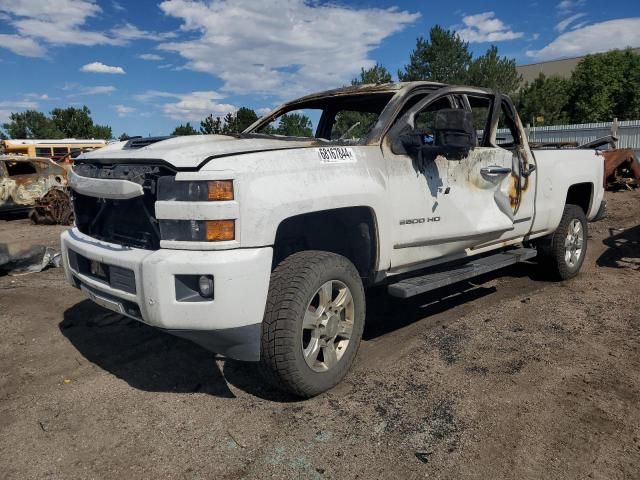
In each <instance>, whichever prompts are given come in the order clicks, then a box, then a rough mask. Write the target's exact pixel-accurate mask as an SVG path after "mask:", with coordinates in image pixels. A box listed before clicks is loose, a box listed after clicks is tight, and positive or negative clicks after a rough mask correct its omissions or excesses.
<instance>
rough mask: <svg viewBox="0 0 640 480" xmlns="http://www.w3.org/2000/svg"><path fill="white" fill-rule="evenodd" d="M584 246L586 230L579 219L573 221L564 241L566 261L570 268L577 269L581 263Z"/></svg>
mask: <svg viewBox="0 0 640 480" xmlns="http://www.w3.org/2000/svg"><path fill="white" fill-rule="evenodd" d="M583 246H584V228H582V222H580V220H578V219H577V218H574V219H573V220H571V223H569V228H568V232H567V238H565V240H564V249H565V250H564V261H565V262H566V264H567V266H568V267H569V268H575V267H576V266H577V265H578V262H579V261H580V256H581V255H582V248H583Z"/></svg>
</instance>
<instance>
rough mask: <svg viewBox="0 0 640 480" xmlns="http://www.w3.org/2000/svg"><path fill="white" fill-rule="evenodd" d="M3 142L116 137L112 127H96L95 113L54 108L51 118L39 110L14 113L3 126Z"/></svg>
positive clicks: (84, 109) (81, 109) (0, 132)
mask: <svg viewBox="0 0 640 480" xmlns="http://www.w3.org/2000/svg"><path fill="white" fill-rule="evenodd" d="M2 129H3V130H4V131H5V132H6V134H5V133H4V132H3V131H2V130H0V137H2V138H7V136H8V137H9V138H51V139H58V138H96V139H102V140H109V139H111V138H112V137H113V134H112V131H111V127H109V126H107V125H96V124H95V123H93V119H92V118H91V110H89V108H87V107H86V106H82V108H75V107H68V108H54V109H53V110H51V115H50V116H47V115H45V114H44V113H42V112H38V111H36V110H26V111H24V112H17V113H12V114H11V115H9V122H7V123H4V124H3V125H2Z"/></svg>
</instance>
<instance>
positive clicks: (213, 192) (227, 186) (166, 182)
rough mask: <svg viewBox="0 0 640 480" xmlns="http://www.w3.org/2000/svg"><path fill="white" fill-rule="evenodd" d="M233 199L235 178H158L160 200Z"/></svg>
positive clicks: (214, 200) (199, 200) (218, 200)
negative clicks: (179, 179)
mask: <svg viewBox="0 0 640 480" xmlns="http://www.w3.org/2000/svg"><path fill="white" fill-rule="evenodd" d="M233 199H234V192H233V180H197V181H177V180H176V179H175V178H174V177H161V178H160V179H159V180H158V200H169V201H178V202H207V201H213V202H220V201H229V200H233Z"/></svg>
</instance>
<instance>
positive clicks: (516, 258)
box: [387, 248, 538, 298]
mask: <svg viewBox="0 0 640 480" xmlns="http://www.w3.org/2000/svg"><path fill="white" fill-rule="evenodd" d="M537 254H538V252H537V250H536V249H535V248H516V249H514V250H507V251H505V252H502V253H496V254H495V255H491V256H488V257H482V258H478V259H475V260H470V261H469V263H465V264H463V265H459V266H456V267H452V268H450V269H448V270H446V271H440V272H436V273H429V274H427V275H422V276H421V277H413V278H405V279H404V280H401V281H399V282H398V283H392V284H391V285H389V286H388V287H387V291H388V292H389V295H391V296H392V297H398V298H409V297H413V296H414V295H420V294H421V293H425V292H430V291H431V290H435V289H437V288H441V287H446V286H447V285H451V284H454V283H458V282H462V281H463V280H468V279H470V278H473V277H477V276H478V275H482V274H485V273H488V272H492V271H494V270H499V269H501V268H504V267H508V266H509V265H513V264H515V263H518V262H523V261H525V260H528V259H530V258H533V257H535V256H536V255H537Z"/></svg>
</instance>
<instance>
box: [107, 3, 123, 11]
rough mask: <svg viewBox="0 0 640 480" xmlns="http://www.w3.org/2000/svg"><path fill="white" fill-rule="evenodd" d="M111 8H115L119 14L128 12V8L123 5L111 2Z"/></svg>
mask: <svg viewBox="0 0 640 480" xmlns="http://www.w3.org/2000/svg"><path fill="white" fill-rule="evenodd" d="M111 6H112V7H113V9H114V10H115V11H117V12H124V11H125V10H126V8H124V7H123V6H122V5H120V4H119V3H118V2H111Z"/></svg>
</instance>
